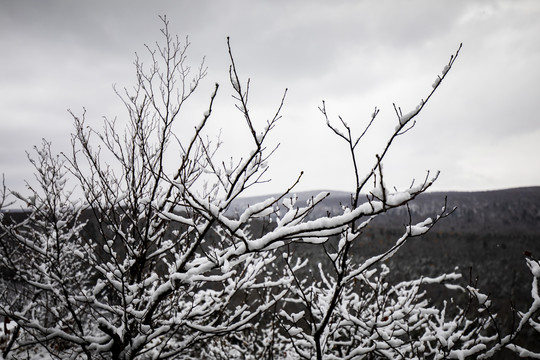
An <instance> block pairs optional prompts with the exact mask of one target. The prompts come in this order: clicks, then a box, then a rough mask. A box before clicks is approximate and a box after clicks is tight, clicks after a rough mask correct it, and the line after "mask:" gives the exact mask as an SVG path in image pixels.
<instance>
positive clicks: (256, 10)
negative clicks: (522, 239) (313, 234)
mask: <svg viewBox="0 0 540 360" xmlns="http://www.w3.org/2000/svg"><path fill="white" fill-rule="evenodd" d="M160 14H166V15H167V17H168V19H169V20H170V22H171V25H170V28H171V30H172V32H174V33H176V34H178V35H179V36H180V37H181V38H184V37H185V36H186V35H187V36H189V40H190V42H191V47H190V52H189V60H190V61H192V63H193V65H197V64H198V63H199V62H200V60H201V59H202V57H203V56H205V57H206V65H207V66H208V76H207V77H206V79H205V81H204V83H203V84H202V86H201V88H200V89H199V91H198V92H197V96H196V97H195V98H193V101H192V104H191V105H190V107H189V110H188V112H187V113H186V114H185V119H186V120H185V121H186V124H189V121H190V120H193V119H200V117H201V116H202V114H203V113H204V111H205V110H206V106H207V103H208V99H209V95H210V93H211V90H212V88H213V84H214V83H215V82H218V83H220V85H221V90H220V93H219V95H218V100H217V102H216V109H215V110H216V111H215V114H216V116H215V117H213V118H212V122H211V126H210V129H209V131H210V132H215V133H217V132H218V131H219V130H220V129H221V130H222V132H223V139H224V141H225V145H224V148H223V150H224V151H225V152H227V153H233V154H240V153H241V152H242V151H244V150H245V147H243V146H244V142H243V141H242V138H243V137H244V136H243V135H242V134H243V133H242V132H241V131H240V130H239V128H240V127H241V126H242V124H243V122H242V121H243V120H242V118H241V116H239V114H238V113H237V112H235V111H234V102H233V101H232V99H231V93H232V92H231V87H230V85H229V84H228V83H227V72H228V66H229V60H228V54H227V46H226V37H227V36H230V37H231V43H232V47H233V51H234V54H235V58H236V62H237V65H238V69H239V72H240V75H241V76H242V77H243V78H244V79H247V77H250V78H251V82H252V83H251V85H252V94H251V106H252V114H253V115H254V116H255V119H256V125H259V126H261V127H262V126H264V124H265V121H266V120H267V119H268V118H270V117H271V116H272V115H273V112H274V111H275V109H276V106H277V105H278V104H279V101H280V98H281V95H282V92H283V90H284V89H285V88H288V89H289V93H288V96H287V101H286V105H285V108H284V111H283V118H282V120H281V121H280V123H279V125H278V127H277V128H276V129H275V131H274V133H273V135H272V137H271V138H270V144H277V143H280V144H281V145H280V147H279V149H278V151H277V152H276V154H275V156H274V157H273V159H272V160H271V162H270V166H271V171H270V174H269V175H270V177H271V178H272V182H271V183H269V184H266V185H264V186H261V187H260V188H257V189H253V190H252V192H251V193H252V194H255V193H257V194H261V193H270V192H275V191H279V190H281V189H283V188H284V187H287V186H288V185H289V184H291V183H292V182H293V181H294V179H295V178H296V177H297V175H298V173H299V172H300V171H301V170H303V171H304V172H305V175H304V177H303V180H302V182H301V184H300V185H299V187H298V189H299V190H314V189H335V190H348V191H350V190H352V189H353V184H354V182H353V177H352V167H351V165H350V160H349V156H348V153H347V147H346V144H345V143H344V142H343V141H340V140H339V139H337V138H336V137H335V136H334V135H333V134H332V132H331V131H329V129H328V128H327V127H326V125H325V121H324V118H323V116H322V115H321V113H320V112H319V111H318V106H320V105H321V101H322V100H325V101H326V104H327V109H328V111H329V113H330V115H331V116H332V119H333V120H337V116H338V115H341V116H342V117H343V118H344V119H345V120H346V121H347V123H348V124H350V125H351V126H352V127H353V129H355V130H356V131H357V132H358V133H360V132H361V131H362V130H363V128H364V126H365V125H366V124H367V122H368V121H369V119H370V114H371V113H372V112H373V109H374V108H375V106H376V107H377V108H379V109H381V112H380V114H379V116H378V118H377V124H376V125H375V126H374V127H373V128H372V130H371V132H370V133H369V136H368V137H366V138H365V140H366V141H365V143H364V146H363V147H362V148H361V149H360V150H361V153H360V157H361V158H362V166H365V168H364V169H362V170H361V171H367V170H368V169H369V167H370V166H371V164H372V163H373V160H374V158H375V154H376V153H377V152H379V151H380V150H381V148H382V146H383V144H384V141H385V139H386V137H387V136H388V134H389V131H391V130H392V129H393V128H394V127H395V125H396V122H397V120H396V115H395V113H394V110H393V107H392V103H396V105H398V106H400V107H401V108H403V110H404V111H408V110H410V109H412V108H413V107H415V106H416V105H417V104H418V103H419V101H420V99H422V98H425V97H426V96H427V95H428V93H429V91H430V90H431V84H432V83H433V81H434V79H435V78H436V77H437V75H439V74H440V72H441V70H442V69H443V67H444V65H445V64H446V63H447V62H448V60H449V58H450V55H451V54H453V53H454V52H455V51H456V50H457V48H458V47H459V44H460V43H463V48H462V51H461V53H460V56H459V58H458V60H457V62H456V63H455V66H454V68H453V69H452V71H451V73H450V74H449V75H448V77H447V79H446V80H445V81H444V82H443V83H442V85H441V87H440V88H439V90H438V92H437V93H436V94H435V96H434V97H433V98H432V99H431V100H430V102H429V103H428V104H427V106H426V107H425V109H424V111H423V112H422V113H421V116H420V117H419V119H418V123H417V125H416V127H415V128H414V129H413V130H412V131H410V132H408V133H407V134H406V135H405V136H402V137H400V138H399V139H398V141H397V142H396V143H395V146H394V147H393V149H392V151H391V153H390V154H389V156H388V158H387V160H386V162H385V164H384V165H385V170H386V172H387V175H386V181H387V183H388V185H395V186H397V187H398V188H399V187H404V186H407V185H408V184H409V183H410V182H411V180H412V179H414V178H416V179H423V178H424V176H425V172H426V170H432V171H435V170H440V171H441V176H440V178H439V180H438V182H437V184H436V185H435V187H434V188H433V189H434V190H439V191H449V190H491V189H501V188H509V187H518V186H533V185H540V166H539V165H540V161H539V154H540V119H539V118H538V116H539V115H538V114H539V111H538V109H537V101H538V98H539V96H540V66H539V64H540V22H539V21H538V19H539V18H540V2H538V1H536V0H530V1H525V0H521V1H454V0H452V1H428V0H422V1H385V0H383V1H313V0H310V1H284V0H278V1H248V0H245V1H234V0H233V1H226V2H225V1H199V2H195V1H153V2H149V1H114V2H113V1H67V0H66V1H37V0H36V1H27V0H19V1H9V0H0V49H1V52H0V53H1V54H2V55H1V56H0V109H1V110H0V173H4V175H5V177H6V182H7V184H8V186H10V187H12V188H15V189H20V188H21V187H22V186H23V185H22V184H23V179H30V178H31V177H32V171H31V170H32V169H31V167H30V165H29V163H28V161H27V160H26V153H25V151H26V150H31V149H32V147H33V145H35V144H39V143H40V142H41V139H42V138H46V139H48V140H51V141H52V143H53V149H54V150H55V151H67V150H69V139H70V133H71V131H72V119H71V117H70V116H69V114H68V112H67V109H71V110H72V111H73V112H75V113H77V114H81V113H82V110H83V107H84V108H86V110H87V118H88V121H89V122H90V123H91V124H92V125H94V126H97V127H99V125H100V121H101V118H102V116H108V117H111V118H112V117H115V116H117V117H118V119H120V120H121V119H122V118H125V112H123V109H122V106H121V103H120V102H119V101H118V99H117V98H116V96H115V95H114V93H113V90H112V85H113V84H116V85H117V86H118V87H123V86H130V85H132V84H133V81H134V71H133V60H134V54H135V52H137V53H139V54H143V53H144V47H143V44H145V43H146V44H152V43H153V42H155V41H156V40H160V33H159V29H160V27H161V26H162V24H161V23H160V20H159V19H158V15H160ZM190 126H191V125H190Z"/></svg>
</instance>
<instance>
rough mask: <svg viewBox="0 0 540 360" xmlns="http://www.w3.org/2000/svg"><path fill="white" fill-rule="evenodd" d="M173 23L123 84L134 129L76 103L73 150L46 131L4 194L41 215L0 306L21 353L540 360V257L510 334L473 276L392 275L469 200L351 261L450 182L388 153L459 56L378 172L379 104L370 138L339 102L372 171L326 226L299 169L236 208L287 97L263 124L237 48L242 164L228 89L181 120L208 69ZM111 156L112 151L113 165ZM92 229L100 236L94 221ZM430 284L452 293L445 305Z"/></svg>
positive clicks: (4, 346)
mask: <svg viewBox="0 0 540 360" xmlns="http://www.w3.org/2000/svg"><path fill="white" fill-rule="evenodd" d="M163 22H164V25H165V26H164V29H163V30H162V33H163V36H164V43H163V45H161V46H159V45H158V46H157V48H156V49H151V48H148V50H149V56H150V59H151V62H150V66H149V67H146V66H143V63H142V61H140V60H139V59H138V58H137V61H136V63H135V65H136V75H137V82H136V84H135V87H133V88H132V89H130V90H126V91H125V92H117V94H118V95H119V97H120V98H121V100H122V101H123V104H124V105H125V107H126V110H127V114H128V122H127V126H126V128H125V129H120V128H118V125H117V123H116V122H115V121H113V120H109V119H105V122H104V128H103V130H101V131H97V130H95V129H92V128H90V127H88V126H87V124H86V122H85V115H84V114H83V115H82V116H77V115H75V114H72V115H73V119H74V123H75V132H74V134H73V137H72V146H73V151H72V153H71V154H65V155H64V154H62V155H59V156H56V155H54V154H53V153H52V152H51V147H50V144H49V143H48V142H44V143H43V145H42V147H40V148H36V153H35V155H33V156H31V157H30V160H31V163H32V165H33V166H34V167H35V174H36V180H37V185H36V186H34V187H31V186H30V187H29V192H30V195H28V196H25V195H22V194H20V193H17V192H15V191H10V190H8V189H6V188H5V187H4V188H3V189H2V192H1V193H0V201H1V202H0V208H1V209H5V208H6V207H8V206H9V204H10V203H11V202H12V201H14V200H17V201H21V200H22V201H24V202H25V203H26V204H27V207H28V209H29V210H28V212H27V214H26V216H25V217H24V219H21V220H19V221H14V220H13V218H12V217H10V216H8V215H9V213H8V212H2V213H0V251H1V253H2V254H1V266H2V274H3V276H2V279H1V281H2V288H1V289H0V291H1V293H0V315H2V316H3V317H4V322H5V323H6V324H7V323H8V322H9V326H7V325H6V326H5V329H4V330H3V331H2V332H0V335H1V336H0V349H1V351H2V354H3V357H4V358H7V359H25V358H27V359H33V358H39V357H40V356H44V357H48V358H52V359H194V358H206V359H233V358H234V359H260V358H282V359H312V358H314V359H315V358H316V359H353V358H354V359H357V358H389V359H394V358H421V359H424V358H429V359H439V358H441V359H442V358H457V359H462V358H465V357H467V356H475V357H477V358H482V357H489V356H491V355H493V354H494V353H496V352H497V351H499V350H500V349H503V348H508V349H511V350H513V351H515V352H517V353H518V354H521V355H522V356H528V357H537V358H538V357H540V354H535V353H533V352H531V351H529V350H526V349H523V348H522V347H520V346H518V345H513V342H514V340H515V338H516V336H517V334H519V332H520V331H521V330H522V329H523V328H524V327H525V326H532V327H533V328H535V329H536V330H540V324H539V322H538V309H539V308H540V297H539V294H538V278H540V264H539V263H538V261H537V260H535V259H533V258H532V257H531V256H529V257H528V258H527V260H526V261H527V263H528V265H529V267H530V269H531V273H532V275H533V281H532V292H531V294H532V303H531V306H530V308H529V309H528V310H527V311H525V312H521V313H518V316H519V319H518V321H517V323H516V327H515V329H510V330H509V331H508V332H506V333H505V332H503V331H502V330H501V329H499V328H498V327H497V326H496V324H495V314H493V313H492V312H491V309H490V300H489V298H488V297H487V296H486V295H484V294H482V292H481V291H480V290H478V289H476V288H475V287H474V286H470V285H469V286H467V285H464V284H463V282H462V281H461V275H460V274H458V273H454V272H452V273H448V274H441V275H440V276H438V277H432V278H428V277H422V278H419V279H412V280H408V281H402V282H398V283H393V282H390V281H387V275H388V273H389V272H390V269H389V268H388V267H386V266H385V265H384V264H383V262H384V261H385V260H387V259H388V258H390V257H391V256H392V255H393V254H394V253H395V252H396V251H399V249H400V248H401V247H402V246H403V245H404V244H405V243H406V242H407V240H408V239H409V238H411V237H417V236H422V235H423V234H425V233H427V232H428V231H429V230H430V229H431V228H432V227H433V226H435V225H436V223H437V222H438V221H441V220H442V221H444V220H443V219H444V217H446V216H448V215H449V214H450V213H451V212H452V209H447V208H446V202H445V201H442V202H441V205H442V209H441V211H440V213H438V214H433V215H432V217H431V218H427V219H423V220H422V221H420V222H417V223H416V222H413V221H412V220H411V221H410V222H409V224H407V225H406V226H405V227H404V228H403V234H402V236H401V237H399V238H398V239H396V241H395V244H394V245H393V246H392V247H391V248H389V249H387V251H385V252H383V253H381V254H378V255H376V256H373V257H370V258H368V259H362V260H361V259H357V258H354V257H352V256H351V249H352V248H353V247H354V246H355V245H356V244H357V243H359V242H361V241H362V236H363V231H364V230H365V229H366V228H367V227H368V226H369V225H370V222H371V221H372V219H373V218H375V217H376V216H377V215H379V214H382V213H385V212H386V211H388V210H389V209H392V208H398V207H405V208H407V204H408V203H409V202H411V201H413V200H414V198H415V197H416V196H418V195H419V194H421V193H423V192H424V191H426V190H427V189H428V188H429V187H430V186H431V185H432V184H433V182H434V181H435V180H436V178H437V174H434V175H432V174H430V173H428V174H427V176H426V177H425V179H424V180H423V181H421V182H417V183H416V184H413V185H412V186H411V187H410V188H408V189H405V190H402V191H397V190H391V188H390V187H388V186H387V185H386V182H385V180H386V179H385V178H384V172H383V167H382V161H383V159H384V158H385V156H386V154H387V153H388V151H389V149H390V147H391V144H392V143H393V142H394V140H396V138H397V137H399V136H401V135H403V134H404V133H406V132H407V131H409V130H410V129H411V128H412V127H413V126H414V124H415V121H416V117H417V116H418V114H419V113H420V112H421V111H422V109H423V108H424V106H425V105H426V103H427V102H428V100H429V99H430V98H431V96H432V95H433V93H434V92H435V91H436V90H437V88H438V87H439V86H440V85H441V83H442V82H443V80H444V78H445V77H446V76H447V74H448V71H449V70H450V69H451V68H452V66H453V64H454V61H455V60H456V57H457V55H458V53H459V50H458V52H457V53H456V54H455V55H454V56H452V57H451V58H450V61H449V62H448V64H447V65H446V66H445V67H444V71H443V72H442V74H441V75H439V76H438V77H437V78H436V81H435V83H434V84H433V88H432V89H430V92H429V93H428V94H427V97H426V98H425V99H424V100H422V101H420V103H419V105H418V106H417V107H416V108H415V109H414V110H412V111H410V112H407V113H406V114H405V115H404V114H403V113H402V111H401V109H400V108H398V107H395V111H396V115H397V118H398V119H397V120H398V121H397V122H396V127H395V130H394V131H393V132H392V133H391V134H390V135H389V137H388V140H387V142H386V143H385V144H383V146H382V148H381V152H380V153H379V155H378V156H377V157H376V158H375V159H374V161H373V165H372V167H370V171H368V173H367V174H366V175H365V176H361V174H360V172H359V168H360V166H359V162H358V158H359V154H358V149H357V145H358V144H359V142H360V140H362V137H363V135H364V134H365V132H366V131H368V130H369V128H370V126H371V124H372V123H373V122H374V121H375V120H376V118H377V115H378V113H379V110H378V109H375V111H374V112H373V114H372V116H371V118H370V121H369V123H368V125H367V126H366V127H365V129H364V131H363V132H362V133H361V134H362V135H360V136H355V135H354V133H355V130H354V129H353V128H352V127H350V126H349V125H348V124H347V123H346V122H345V121H344V120H343V119H341V118H339V121H338V122H335V121H332V120H331V117H330V116H329V115H328V112H327V109H326V106H325V103H324V102H323V104H322V106H321V108H320V110H321V112H322V114H323V117H324V118H325V120H326V122H327V125H328V127H329V129H330V130H331V131H332V132H331V133H330V134H331V135H332V133H333V134H334V135H335V136H338V137H339V138H341V139H342V140H343V141H344V142H345V143H346V144H347V146H346V148H347V149H348V154H347V156H349V157H350V160H351V168H352V169H353V171H352V173H353V176H354V177H355V183H356V188H355V189H353V191H352V196H351V202H350V204H344V206H343V209H342V212H341V213H339V214H335V215H334V216H331V217H330V216H328V217H319V218H315V219H310V220H308V219H307V217H308V215H309V214H310V213H312V210H313V209H315V208H316V207H317V206H319V205H320V204H321V202H322V201H323V200H324V199H325V198H326V197H327V196H328V195H329V194H328V193H321V194H320V195H318V196H315V197H313V198H312V199H310V200H309V201H308V202H307V203H302V204H301V203H297V202H296V199H295V197H294V196H291V191H292V189H293V188H294V186H295V185H296V184H297V183H298V181H299V180H300V178H298V180H297V181H296V182H294V184H293V185H292V187H291V188H289V189H285V190H284V191H283V192H282V194H281V195H279V196H276V197H273V198H269V199H267V200H264V201H262V202H259V203H257V204H251V206H249V207H248V208H247V209H243V210H242V212H240V213H238V214H234V212H233V211H232V210H233V209H232V206H233V202H234V201H235V200H236V199H238V198H239V197H240V196H242V195H243V194H244V193H245V190H246V189H248V188H250V187H252V186H256V185H257V184H259V183H261V182H264V181H265V178H264V175H265V173H266V171H267V169H268V167H267V160H268V158H269V157H270V155H272V152H273V149H268V148H267V146H266V142H265V141H267V136H268V134H269V133H270V132H271V131H272V129H273V128H274V126H275V125H276V123H277V122H278V120H279V118H280V112H281V109H282V106H283V103H284V100H285V94H286V92H285V94H284V95H283V98H282V101H281V103H280V105H279V106H278V108H277V111H276V112H275V115H274V117H273V118H271V120H268V121H266V122H265V123H263V124H261V123H260V122H259V121H257V120H255V119H253V118H252V115H251V112H250V111H249V108H248V95H249V81H247V82H243V81H242V80H241V78H240V76H239V75H238V72H237V67H236V65H235V63H234V60H233V56H232V52H231V47H230V45H229V52H230V54H231V55H230V59H231V67H230V82H231V84H232V89H233V90H234V92H235V101H236V107H237V108H238V109H239V111H240V112H241V114H242V117H243V121H245V126H246V127H247V129H248V130H249V133H250V134H251V138H250V139H249V140H250V142H251V149H250V150H249V151H248V152H247V153H246V154H245V156H243V157H242V158H240V159H239V160H237V161H234V160H233V161H231V162H230V163H225V162H223V161H222V160H220V157H219V155H218V154H219V150H220V142H219V141H216V142H213V141H211V140H209V139H210V138H209V137H208V136H207V134H206V133H205V130H206V129H207V123H208V121H209V120H210V118H211V116H212V110H213V104H214V99H215V97H216V96H217V92H218V86H217V85H216V87H215V90H214V92H213V94H212V95H211V96H210V99H209V105H208V108H207V109H205V110H204V111H203V112H202V113H203V115H202V119H201V121H200V122H199V124H198V125H197V126H196V127H195V128H194V129H191V130H190V129H187V128H186V129H184V131H191V133H189V134H188V135H189V136H188V137H186V136H182V137H178V136H177V135H175V133H174V132H173V124H176V123H177V122H179V121H180V117H181V115H182V114H183V113H182V111H181V110H182V108H183V105H184V104H185V103H186V102H187V101H188V99H189V98H190V96H191V95H192V94H193V92H194V91H196V89H197V87H198V85H199V83H200V81H201V80H202V79H203V78H204V77H205V76H206V69H205V67H204V66H200V67H199V68H198V69H197V70H195V72H194V73H193V69H192V68H190V67H189V66H188V65H187V64H186V51H187V48H188V44H187V43H185V44H182V43H181V42H179V41H178V38H176V37H173V36H172V35H171V34H170V33H169V30H168V26H167V25H168V23H167V20H166V19H165V18H163ZM183 135H186V134H185V133H184V134H183ZM332 136H333V135H332ZM185 139H187V140H185ZM105 152H107V153H109V154H112V155H113V156H112V159H113V160H112V162H109V163H106V162H105V161H104V159H105V157H104V156H103V154H104V153H105ZM171 158H174V159H176V160H177V162H176V166H175V167H171V166H170V161H169V160H170V159H171ZM73 182H75V183H76V187H73V189H74V190H73V191H72V190H70V189H71V187H70V186H71V184H72V183H73ZM321 187H324V184H321ZM76 194H82V197H81V198H77V196H76ZM83 215H84V216H83ZM261 224H262V225H261ZM261 226H262V227H263V230H262V231H261ZM90 227H92V228H93V229H94V231H86V230H85V229H88V228H90ZM300 246H303V247H309V248H310V249H315V250H316V251H318V252H319V253H320V254H321V255H322V256H324V257H325V258H326V262H325V264H326V265H324V266H323V265H322V263H320V264H317V263H315V264H314V263H312V262H310V260H311V259H309V258H307V257H305V256H302V252H301V251H298V252H297V251H296V249H298V248H299V247H300ZM429 287H444V288H445V289H447V290H448V291H449V292H450V293H451V294H452V295H451V296H450V298H449V299H448V301H446V302H444V303H443V304H439V305H437V304H433V303H432V302H431V301H430V299H429V297H428V296H427V292H426V289H427V288H429ZM454 297H455V298H456V299H457V298H461V299H463V300H464V302H462V303H461V304H464V305H460V304H457V303H455V302H453V301H451V298H454ZM8 319H10V320H8Z"/></svg>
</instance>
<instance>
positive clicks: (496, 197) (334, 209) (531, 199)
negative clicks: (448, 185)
mask: <svg viewBox="0 0 540 360" xmlns="http://www.w3.org/2000/svg"><path fill="white" fill-rule="evenodd" d="M321 192H323V191H304V192H297V193H293V194H291V195H290V196H294V195H296V196H298V204H299V205H300V206H303V205H305V204H306V201H307V200H308V199H309V198H312V197H314V196H316V195H318V194H319V193H321ZM328 192H329V193H330V195H329V196H328V198H326V199H325V200H324V201H323V202H322V203H321V204H320V205H319V206H318V207H316V208H315V209H314V211H313V213H312V214H311V215H310V216H311V217H312V218H315V217H321V216H327V214H330V216H335V215H337V214H339V213H341V211H342V205H345V206H348V205H350V202H351V194H350V193H348V192H344V191H328ZM272 196H274V197H278V196H279V195H275V194H274V195H268V196H253V197H245V198H240V199H238V200H236V201H235V202H234V203H233V207H232V210H233V211H235V212H239V213H240V212H242V211H243V210H244V209H246V208H247V207H248V206H249V205H252V204H256V203H258V202H260V201H263V200H265V199H268V198H270V197H272ZM445 198H447V207H448V208H449V209H452V208H454V207H456V211H455V212H454V213H453V214H452V215H451V216H449V217H448V218H446V219H444V221H441V222H440V223H439V224H437V227H438V229H439V231H445V230H452V231H459V232H465V233H499V234H511V233H512V232H519V233H522V234H523V233H525V234H537V233H538V234H540V186H534V187H522V188H511V189H504V190H492V191H471V192H458V191H449V192H425V193H423V194H420V195H419V196H418V197H417V198H416V199H414V200H413V201H412V202H411V203H410V204H409V208H410V210H411V215H412V217H413V221H421V220H423V219H425V218H427V217H434V216H436V214H437V213H438V212H440V210H441V208H442V207H443V205H444V203H445ZM407 220H408V213H407V209H406V208H399V209H393V210H391V211H389V212H388V213H387V214H384V215H381V216H379V217H378V218H377V219H376V220H375V221H374V225H385V226H390V227H400V226H402V225H404V224H405V222H406V221H407Z"/></svg>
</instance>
